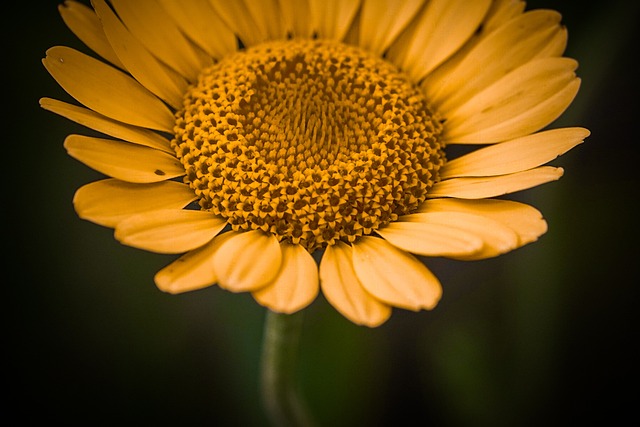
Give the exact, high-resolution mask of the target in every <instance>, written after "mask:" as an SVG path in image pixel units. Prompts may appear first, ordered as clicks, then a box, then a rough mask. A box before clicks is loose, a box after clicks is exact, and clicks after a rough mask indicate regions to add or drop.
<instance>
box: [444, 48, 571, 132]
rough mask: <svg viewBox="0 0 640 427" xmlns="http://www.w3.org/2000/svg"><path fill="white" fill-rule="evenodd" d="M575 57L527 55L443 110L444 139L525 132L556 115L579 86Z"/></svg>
mask: <svg viewBox="0 0 640 427" xmlns="http://www.w3.org/2000/svg"><path fill="white" fill-rule="evenodd" d="M577 65H578V64H577V62H576V61H575V60H573V59H570V58H543V59H538V60H535V61H531V62H529V63H527V64H525V65H523V66H521V67H519V68H517V69H515V70H513V71H512V72H510V73H509V74H507V75H506V76H504V77H503V78H502V79H500V80H498V81H497V82H496V83H494V84H493V85H491V86H489V87H488V88H486V89H485V90H483V91H481V92H480V93H478V94H477V95H475V96H474V97H472V98H471V99H469V100H468V101H467V102H466V103H465V104H463V105H461V106H460V107H459V108H458V109H456V110H455V111H453V112H451V113H449V115H447V121H446V124H445V132H444V135H443V138H444V139H445V140H446V141H450V142H456V143H465V144H483V143H490V142H498V141H505V140H507V139H512V138H517V137H520V136H524V135H527V134H529V133H532V132H535V131H538V130H540V129H541V128H543V127H544V126H546V125H548V124H549V123H551V122H552V121H553V120H555V119H556V118H558V117H559V116H560V114H562V112H564V110H565V109H566V108H567V107H568V106H569V104H571V101H573V98H574V97H575V95H576V93H577V92H578V87H579V86H580V80H579V79H578V78H577V77H576V75H575V72H574V70H575V68H576V67H577Z"/></svg>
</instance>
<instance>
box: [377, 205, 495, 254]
mask: <svg viewBox="0 0 640 427" xmlns="http://www.w3.org/2000/svg"><path fill="white" fill-rule="evenodd" d="M427 219H428V220H427ZM453 221H454V218H451V217H448V216H447V215H443V214H441V213H431V214H429V217H427V218H424V220H423V221H420V222H408V221H397V222H392V223H390V224H389V225H387V226H386V227H383V228H380V229H378V230H377V231H376V232H377V233H378V234H379V235H380V236H382V237H383V238H384V239H385V240H386V241H388V242H389V243H391V244H392V245H393V246H396V247H398V248H400V249H403V250H405V251H407V252H411V253H414V254H417V255H424V256H445V257H453V256H462V255H469V254H473V253H476V252H478V251H480V250H481V249H482V246H483V242H482V239H481V238H480V237H479V236H478V235H477V233H472V232H471V231H465V230H461V229H460V227H456V226H455V225H456V224H455V223H453Z"/></svg>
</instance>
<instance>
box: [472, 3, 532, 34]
mask: <svg viewBox="0 0 640 427" xmlns="http://www.w3.org/2000/svg"><path fill="white" fill-rule="evenodd" d="M525 7H526V2H524V1H522V0H496V1H494V2H493V3H492V4H491V9H489V12H488V13H487V16H486V17H485V19H484V22H483V23H482V31H483V32H485V33H490V32H492V31H493V30H495V29H496V28H499V27H501V26H502V25H504V24H505V23H506V22H508V21H510V20H511V19H512V18H515V17H516V16H518V15H521V14H522V12H524V9H525Z"/></svg>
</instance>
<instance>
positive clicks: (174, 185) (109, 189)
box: [73, 179, 196, 228]
mask: <svg viewBox="0 0 640 427" xmlns="http://www.w3.org/2000/svg"><path fill="white" fill-rule="evenodd" d="M195 199H196V195H195V193H194V192H193V190H192V189H191V188H190V187H189V186H188V185H186V184H182V183H179V182H175V181H164V182H158V183H153V184H132V183H130V182H124V181H119V180H117V179H104V180H102V181H96V182H92V183H90V184H87V185H84V186H82V187H80V188H79V189H78V190H77V191H76V194H75V196H74V197H73V205H74V207H75V210H76V212H77V213H78V215H79V216H80V218H82V219H86V220H88V221H92V222H95V223H96V224H100V225H104V226H105V227H112V228H115V227H116V225H117V224H118V223H119V222H120V221H122V220H124V219H126V218H128V217H130V216H133V215H137V214H139V213H144V212H150V211H156V210H161V209H182V208H183V207H185V206H187V205H188V204H189V203H191V202H192V201H194V200H195Z"/></svg>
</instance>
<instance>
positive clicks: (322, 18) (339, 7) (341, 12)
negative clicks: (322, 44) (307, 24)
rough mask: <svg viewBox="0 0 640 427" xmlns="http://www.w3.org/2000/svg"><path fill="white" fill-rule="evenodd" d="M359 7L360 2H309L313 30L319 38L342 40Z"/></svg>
mask: <svg viewBox="0 0 640 427" xmlns="http://www.w3.org/2000/svg"><path fill="white" fill-rule="evenodd" d="M359 6H360V0H309V11H310V14H311V19H312V22H313V28H314V29H316V30H317V32H318V36H319V37H322V38H327V39H333V40H342V39H344V37H345V36H346V35H347V32H348V31H349V27H350V26H351V24H352V23H353V19H354V17H355V16H356V13H357V11H358V8H359Z"/></svg>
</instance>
